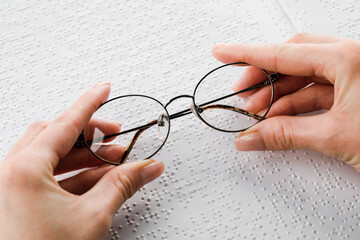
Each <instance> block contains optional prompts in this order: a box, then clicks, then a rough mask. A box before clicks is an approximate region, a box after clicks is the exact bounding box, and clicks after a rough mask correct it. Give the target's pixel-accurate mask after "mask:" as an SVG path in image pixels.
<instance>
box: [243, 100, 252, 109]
mask: <svg viewBox="0 0 360 240" xmlns="http://www.w3.org/2000/svg"><path fill="white" fill-rule="evenodd" d="M243 109H244V110H247V111H249V109H251V100H250V99H249V100H247V101H246V103H245V104H244V106H243Z"/></svg>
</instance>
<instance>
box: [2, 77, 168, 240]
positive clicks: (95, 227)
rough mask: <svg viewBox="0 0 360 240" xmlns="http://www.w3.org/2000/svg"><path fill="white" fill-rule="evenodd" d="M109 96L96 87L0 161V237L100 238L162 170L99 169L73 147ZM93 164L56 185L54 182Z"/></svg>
mask: <svg viewBox="0 0 360 240" xmlns="http://www.w3.org/2000/svg"><path fill="white" fill-rule="evenodd" d="M109 92H110V84H108V83H103V84H99V85H97V86H95V87H93V88H92V89H91V90H89V91H88V92H86V93H85V94H83V95H82V96H81V97H80V99H79V100H78V101H77V102H76V103H75V104H74V105H73V106H71V107H70V108H69V109H68V110H67V111H66V112H65V113H63V114H62V115H61V116H59V117H58V118H57V119H55V120H54V121H52V122H38V123H35V124H33V125H31V126H30V127H29V129H28V130H27V131H26V133H25V134H24V136H23V137H22V138H21V139H20V140H19V141H18V142H17V143H16V144H15V146H14V147H13V149H12V150H11V151H10V152H9V153H8V155H7V156H6V158H5V159H4V160H3V161H2V162H1V163H0V239H99V238H104V237H106V235H107V232H108V230H109V228H110V225H111V222H112V219H113V217H114V215H115V212H116V211H117V210H118V209H119V208H120V206H121V205H122V204H123V203H124V202H125V201H126V200H127V199H128V198H130V197H131V196H132V195H133V194H134V193H135V192H136V191H137V190H138V189H139V188H141V187H142V186H143V185H144V184H146V183H148V182H150V181H152V180H154V179H155V178H157V177H158V176H160V175H161V173H162V172H163V171H164V165H163V163H162V162H158V161H155V160H145V161H140V162H132V163H127V164H123V165H121V166H118V167H114V166H110V165H106V164H103V165H100V164H101V163H102V162H101V161H100V160H97V159H96V158H95V157H93V156H92V155H91V153H90V152H89V151H86V150H87V149H72V147H73V145H74V143H75V142H76V140H77V138H78V136H79V134H80V133H81V131H82V129H83V128H84V127H86V126H87V123H88V122H89V120H90V118H91V116H92V114H93V113H94V111H96V109H97V108H98V106H99V105H100V104H101V103H103V102H104V101H105V100H106V99H107V97H108V95H109ZM97 124H103V126H102V127H103V128H104V129H111V128H112V129H115V128H117V129H119V128H120V126H119V125H116V124H115V123H97ZM116 151H118V153H120V152H121V151H122V149H115V152H116ZM119 151H120V152H119ZM95 166H97V167H96V168H92V169H90V170H87V171H84V172H82V173H80V174H78V175H75V176H73V177H71V178H68V179H65V180H62V181H60V182H57V181H56V179H55V178H54V175H56V174H59V173H64V172H69V171H73V170H77V169H81V168H84V167H95Z"/></svg>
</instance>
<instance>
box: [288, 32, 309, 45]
mask: <svg viewBox="0 0 360 240" xmlns="http://www.w3.org/2000/svg"><path fill="white" fill-rule="evenodd" d="M309 35H310V34H309V33H307V32H301V33H297V34H295V35H294V36H293V37H291V38H290V39H289V41H288V42H291V43H301V42H303V41H304V40H305V39H308V38H309Z"/></svg>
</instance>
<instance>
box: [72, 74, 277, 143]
mask: <svg viewBox="0 0 360 240" xmlns="http://www.w3.org/2000/svg"><path fill="white" fill-rule="evenodd" d="M266 74H267V76H268V78H269V79H268V80H266V81H265V82H262V83H259V84H256V85H253V86H251V87H248V88H245V89H243V90H240V91H237V92H234V93H232V94H229V95H226V96H223V97H220V98H217V99H214V100H211V101H209V102H206V103H202V104H200V105H199V107H203V106H205V105H208V104H211V103H214V102H217V101H220V100H223V99H225V98H229V97H232V96H235V95H238V94H241V93H244V92H247V91H251V90H254V89H257V88H261V87H265V86H268V85H270V84H271V82H272V83H274V82H275V81H277V80H278V78H279V76H280V73H272V74H268V73H266ZM270 81H271V82H270ZM188 114H191V110H190V109H186V110H183V111H180V112H177V113H174V114H172V115H170V116H169V118H170V119H175V118H179V117H182V116H185V115H188ZM245 115H246V114H245ZM250 117H251V116H250ZM156 123H157V121H155V122H154V121H152V122H150V123H148V124H145V125H142V126H139V127H136V128H132V129H128V130H126V131H123V132H119V133H114V134H111V135H106V136H104V137H102V138H98V139H91V140H87V141H86V143H87V145H88V146H89V145H91V144H92V143H96V142H102V141H104V140H107V139H110V138H113V137H117V136H119V135H122V134H126V133H129V132H133V131H138V130H141V129H147V128H149V127H151V126H152V125H154V124H156ZM135 141H136V140H135ZM85 146H86V145H85V140H84V136H83V134H81V135H80V136H79V138H78V141H77V142H76V143H75V145H74V147H75V148H81V147H85Z"/></svg>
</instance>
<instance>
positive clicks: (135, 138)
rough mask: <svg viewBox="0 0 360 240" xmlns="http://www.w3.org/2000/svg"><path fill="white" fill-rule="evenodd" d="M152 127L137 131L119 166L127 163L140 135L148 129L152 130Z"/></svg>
mask: <svg viewBox="0 0 360 240" xmlns="http://www.w3.org/2000/svg"><path fill="white" fill-rule="evenodd" d="M155 121H157V120H155ZM153 122H154V121H153ZM154 124H155V123H154ZM150 127H151V126H148V127H146V128H142V129H139V130H137V131H136V133H135V135H134V137H133V138H132V140H131V142H130V144H129V146H128V147H127V148H126V150H125V152H124V154H123V155H122V157H121V160H120V163H119V165H121V164H123V163H124V162H125V161H126V159H127V158H128V156H129V154H130V152H131V150H132V148H133V147H134V145H135V143H136V141H137V140H138V139H139V137H140V134H141V133H143V132H144V131H145V130H146V129H148V128H150Z"/></svg>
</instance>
